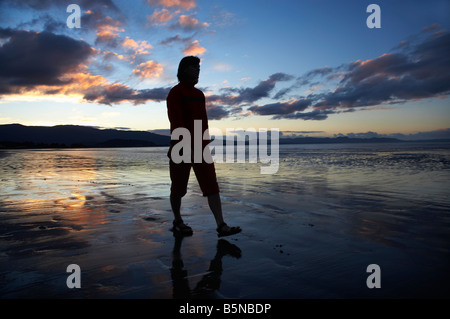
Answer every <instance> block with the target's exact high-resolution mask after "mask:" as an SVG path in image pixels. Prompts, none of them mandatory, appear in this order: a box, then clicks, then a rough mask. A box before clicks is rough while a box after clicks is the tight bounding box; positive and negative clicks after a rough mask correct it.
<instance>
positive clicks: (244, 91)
mask: <svg viewBox="0 0 450 319" xmlns="http://www.w3.org/2000/svg"><path fill="white" fill-rule="evenodd" d="M292 79H293V76H291V75H288V74H285V73H281V72H280V73H274V74H272V75H271V76H269V78H268V79H267V80H264V81H260V82H259V83H258V84H257V85H256V86H255V87H246V88H224V89H222V91H223V92H224V94H221V95H211V96H209V97H208V100H209V101H210V102H211V103H220V104H225V105H231V106H232V105H239V104H241V103H253V102H256V101H258V100H260V99H262V98H265V97H269V96H270V93H271V92H272V90H273V89H274V88H275V85H276V84H277V83H278V82H283V81H289V80H292Z"/></svg>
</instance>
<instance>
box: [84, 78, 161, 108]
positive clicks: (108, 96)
mask: <svg viewBox="0 0 450 319" xmlns="http://www.w3.org/2000/svg"><path fill="white" fill-rule="evenodd" d="M169 91H170V87H161V88H153V89H143V90H135V89H132V88H130V87H129V86H127V85H124V84H121V83H113V84H109V85H100V86H97V87H91V88H90V89H89V90H87V91H86V93H85V95H84V99H85V100H87V101H90V102H96V103H100V104H106V105H112V104H120V103H124V102H131V103H133V104H135V105H137V104H143V103H145V102H147V101H155V102H161V101H165V100H166V97H167V95H168V94H169Z"/></svg>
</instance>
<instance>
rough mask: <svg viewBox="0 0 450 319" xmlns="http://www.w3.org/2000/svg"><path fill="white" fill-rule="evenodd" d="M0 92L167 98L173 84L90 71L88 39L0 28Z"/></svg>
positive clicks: (116, 99)
mask: <svg viewBox="0 0 450 319" xmlns="http://www.w3.org/2000/svg"><path fill="white" fill-rule="evenodd" d="M0 39H4V40H5V41H4V42H3V45H1V46H0V94H20V93H24V92H27V91H39V92H40V93H41V94H45V95H51V94H57V93H78V94H82V95H83V97H84V99H85V100H87V101H91V102H97V103H101V104H108V105H111V104H115V103H122V102H131V103H134V104H141V103H145V102H147V101H164V100H165V99H166V97H167V94H168V93H169V90H170V88H167V87H161V88H152V89H143V90H135V89H133V88H130V87H129V86H127V85H124V84H121V83H109V82H108V81H107V80H106V79H105V78H103V77H102V76H98V75H93V74H91V73H89V72H87V71H86V65H87V64H88V63H89V59H90V57H92V56H94V55H95V54H96V52H95V50H94V49H93V48H92V47H91V46H90V45H88V44H87V43H86V42H84V41H81V40H74V39H72V38H70V37H67V36H64V35H56V34H53V33H51V32H32V31H21V30H13V29H3V28H0Z"/></svg>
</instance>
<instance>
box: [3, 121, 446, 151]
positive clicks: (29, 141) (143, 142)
mask: <svg viewBox="0 0 450 319" xmlns="http://www.w3.org/2000/svg"><path fill="white" fill-rule="evenodd" d="M267 142H268V143H270V138H269V139H268V140H267ZM396 142H408V141H405V140H400V139H396V138H384V137H373V138H354V137H347V136H339V137H295V138H289V137H285V138H280V140H279V143H280V144H336V143H396ZM409 142H413V141H409ZM423 142H447V143H449V142H450V141H449V140H448V139H446V140H427V141H425V140H424V141H423ZM223 143H224V144H225V143H226V139H223ZM247 143H248V141H247ZM169 144H170V136H165V135H159V134H155V133H151V132H147V131H123V130H116V129H98V128H93V127H89V126H78V125H57V126H52V127H47V126H25V125H21V124H6V125H0V149H1V148H64V147H72V148H74V147H77V148H83V147H149V146H169Z"/></svg>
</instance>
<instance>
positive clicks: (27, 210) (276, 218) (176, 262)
mask: <svg viewBox="0 0 450 319" xmlns="http://www.w3.org/2000/svg"><path fill="white" fill-rule="evenodd" d="M80 154H81V155H80ZM80 154H78V155H76V156H74V155H73V154H72V153H64V152H62V153H59V154H56V155H55V154H54V153H48V154H44V155H45V156H47V158H46V161H45V163H47V164H45V165H44V164H43V163H44V162H42V163H41V164H39V163H37V164H36V163H34V164H33V165H32V167H28V166H27V164H26V163H27V162H26V161H23V162H22V163H19V162H17V160H16V159H14V158H11V159H10V160H9V162H7V161H6V162H5V160H4V162H3V165H12V166H13V167H15V169H13V168H11V167H10V168H8V169H6V168H4V172H8V174H9V175H5V174H3V175H2V186H3V189H2V192H3V194H2V200H1V207H0V208H1V210H0V265H1V266H0V282H1V286H0V296H1V298H145V299H147V298H148V299H155V298H163V299H170V298H284V299H290V298H436V297H437V298H443V297H449V291H450V290H449V287H450V285H449V283H450V281H449V275H448V269H449V267H448V266H449V265H450V264H449V263H448V261H449V259H448V256H449V247H448V242H449V241H448V239H449V234H448V232H447V230H448V225H449V219H448V218H449V217H448V207H447V206H445V205H441V206H439V205H434V206H433V205H431V204H430V203H427V202H426V201H421V200H419V199H417V201H405V200H404V199H403V198H402V197H401V196H386V195H385V194H380V193H377V192H370V191H368V190H367V189H361V188H359V191H358V189H351V190H350V189H348V185H346V187H347V188H346V189H347V190H348V192H347V194H346V196H343V195H342V193H335V192H334V191H335V190H336V188H334V187H331V186H330V185H327V183H326V182H324V181H320V176H316V179H318V180H319V182H316V183H294V182H293V183H289V182H287V183H286V184H283V183H281V184H282V185H285V186H284V187H285V188H284V189H283V188H280V181H279V180H278V179H279V178H281V177H280V176H278V177H277V176H272V177H264V181H261V182H257V183H256V182H255V181H254V180H250V179H243V178H240V177H242V176H244V175H243V174H244V173H245V172H246V174H249V175H246V176H255V177H254V178H255V179H262V178H263V177H262V176H260V175H257V174H256V175H255V174H253V173H252V172H248V170H250V171H251V170H252V169H253V168H251V167H250V168H249V167H248V166H245V165H241V166H239V165H231V166H229V165H228V166H227V165H223V166H220V167H219V168H218V176H219V183H220V185H221V190H222V202H223V210H224V212H225V217H226V220H227V221H228V223H229V224H230V225H240V226H241V227H242V229H243V232H242V233H241V234H238V235H234V236H231V237H226V238H223V239H219V238H218V237H217V234H216V231H215V224H214V219H213V216H212V214H211V213H210V212H209V209H208V206H207V202H206V199H205V198H203V197H202V196H201V195H200V194H199V192H198V186H196V184H195V178H194V177H191V182H190V189H189V193H188V195H187V196H186V197H185V198H184V200H183V215H184V219H185V222H186V223H188V224H189V225H190V226H191V227H192V228H193V229H194V235H193V236H192V237H186V238H184V239H182V240H179V239H177V238H175V237H174V236H173V234H172V232H170V231H169V229H170V228H171V222H172V213H171V210H170V204H169V200H168V193H167V189H168V187H169V182H168V180H167V178H168V176H167V171H166V170H165V169H166V167H165V166H164V165H162V166H161V167H158V168H151V167H150V169H148V167H146V169H145V170H133V168H132V167H133V163H134V164H136V165H137V166H139V165H142V163H141V164H139V163H140V162H139V160H136V162H133V161H131V162H130V166H129V168H128V169H126V168H124V167H122V166H120V165H119V166H117V167H113V169H111V167H112V166H108V169H107V170H105V169H99V168H98V165H101V163H104V162H105V161H107V159H105V158H103V159H102V161H96V160H95V158H91V157H89V156H87V155H86V154H85V153H80ZM161 154H162V152H161ZM34 155H36V154H34ZM40 155H41V157H42V156H44V155H42V154H41V153H40ZM69 155H70V156H69ZM8 156H12V155H11V154H10V155H8ZM14 156H16V155H14ZM21 156H25V157H27V156H33V154H31V153H24V154H22V155H21ZM58 156H59V157H58ZM64 156H68V157H67V158H65V157H64ZM161 156H162V155H161ZM74 158H75V159H74ZM25 159H26V158H25ZM50 159H51V161H52V165H51V169H50V168H49V165H48V162H49V161H50ZM69 159H70V161H72V164H70V165H67V166H65V165H66V163H67V160H69ZM28 160H29V159H28ZM73 161H79V162H80V163H83V164H82V167H81V168H77V166H76V165H73ZM99 162H101V163H100V164H99ZM138 162H139V163H138ZM89 163H90V164H89ZM88 164H89V165H92V169H89V167H88V166H89V165H88ZM14 165H16V166H14ZM87 165H88V166H87ZM4 167H5V166H4ZM130 167H131V168H130ZM284 168H285V170H288V167H287V166H286V167H284ZM231 170H232V171H233V172H234V173H233V174H231V173H227V171H231ZM254 170H255V171H257V170H258V167H255V168H254ZM63 173H64V174H63ZM131 173H133V174H132V176H133V177H132V178H131V177H130V176H131V175H130V174H131ZM316 173H317V172H316ZM93 174H95V177H94V176H93ZM102 174H103V175H102ZM164 174H166V175H164ZM286 174H287V175H286V176H289V174H288V173H286ZM192 175H193V174H192ZM111 176H114V178H111ZM286 176H284V177H282V178H287V177H286ZM313 177H314V174H313V173H311V174H310V175H306V176H304V178H306V179H307V178H313ZM152 178H153V180H152ZM292 178H295V177H292ZM297 178H298V177H297ZM149 181H153V182H149ZM316 181H317V180H316ZM274 184H277V188H278V191H277V192H274V191H273V187H271V185H274ZM255 185H256V186H255ZM296 187H297V188H299V189H301V192H302V196H299V189H296ZM426 205H429V207H428V208H427V212H428V215H426V216H425V217H424V216H423V215H421V214H422V213H423V210H424V207H425V206H426ZM368 207H373V209H372V210H368V209H367V208H368ZM425 208H426V207H425ZM419 215H420V216H421V217H420V222H419V219H418V218H419V217H418V216H419ZM70 264H77V265H79V266H80V268H81V288H79V289H77V288H74V289H69V288H68V287H67V285H66V279H67V277H68V276H69V275H70V274H69V273H67V272H66V268H67V266H68V265H70ZM370 264H378V265H379V266H380V268H381V288H379V289H376V288H374V289H369V288H368V287H367V285H366V280H367V278H368V276H369V275H370V274H369V273H367V271H366V268H367V266H368V265H370Z"/></svg>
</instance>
